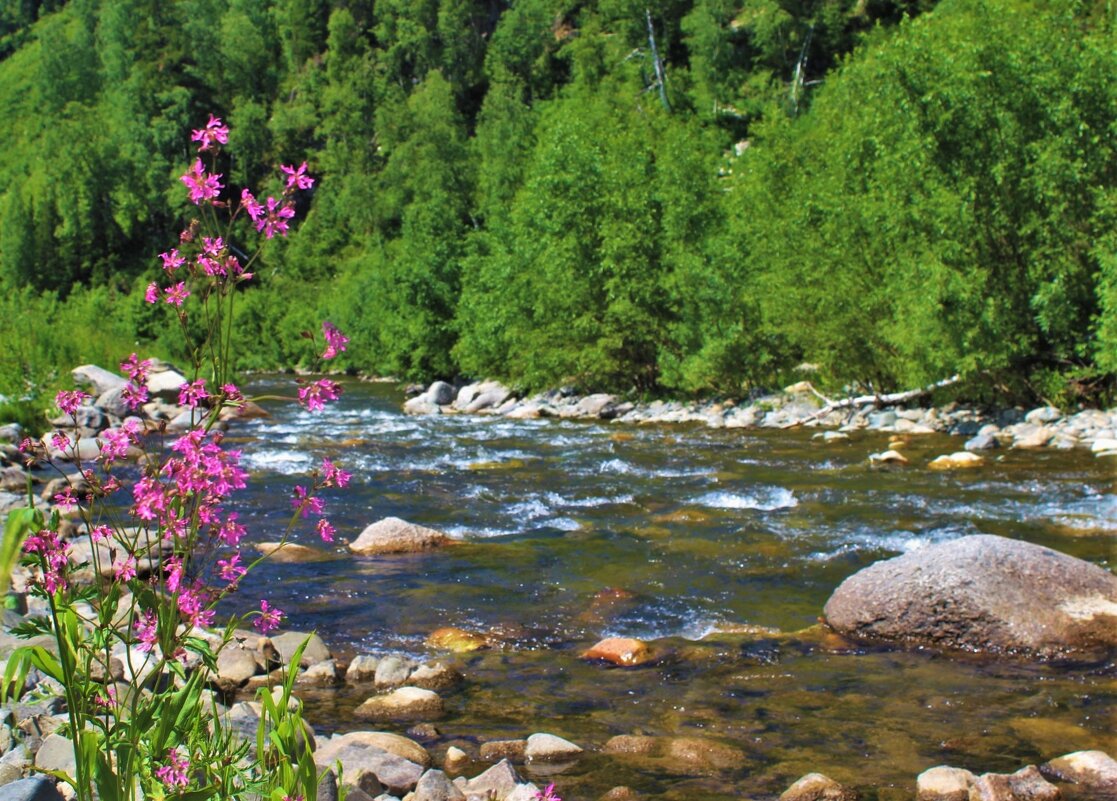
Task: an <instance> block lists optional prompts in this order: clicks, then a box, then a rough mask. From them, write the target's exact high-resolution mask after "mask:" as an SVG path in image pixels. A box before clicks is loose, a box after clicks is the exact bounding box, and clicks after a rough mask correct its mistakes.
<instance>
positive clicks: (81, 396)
mask: <svg viewBox="0 0 1117 801" xmlns="http://www.w3.org/2000/svg"><path fill="white" fill-rule="evenodd" d="M88 399H89V396H88V395H86V394H85V393H84V392H81V391H78V390H66V389H64V390H62V391H61V392H59V393H58V394H57V395H55V396H54V403H55V405H56V406H57V407H58V408H59V409H61V410H62V413H63V414H68V415H70V416H71V417H72V416H74V415H75V414H77V412H78V407H79V406H81V405H82V403H83V402H84V401H86V400H88Z"/></svg>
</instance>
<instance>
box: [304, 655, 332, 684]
mask: <svg viewBox="0 0 1117 801" xmlns="http://www.w3.org/2000/svg"><path fill="white" fill-rule="evenodd" d="M295 681H296V682H297V683H298V684H299V685H301V686H303V687H333V686H334V685H335V684H337V682H338V674H337V660H336V659H326V660H325V661H322V662H319V663H317V664H315V665H311V666H310V667H308V668H307V669H306V670H304V671H303V672H302V673H300V674H299V675H298V677H297V678H296V679H295Z"/></svg>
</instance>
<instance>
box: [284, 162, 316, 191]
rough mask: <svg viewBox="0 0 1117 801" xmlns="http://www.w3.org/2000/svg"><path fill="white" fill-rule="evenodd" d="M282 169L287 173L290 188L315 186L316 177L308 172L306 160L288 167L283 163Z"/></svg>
mask: <svg viewBox="0 0 1117 801" xmlns="http://www.w3.org/2000/svg"><path fill="white" fill-rule="evenodd" d="M280 169H281V170H283V171H284V172H285V173H287V188H288V189H310V187H312V186H314V179H313V178H311V177H310V176H309V175H307V174H306V162H305V161H304V162H303V163H302V164H300V165H299V166H298V168H295V167H288V166H287V165H286V164H284V165H281V166H280Z"/></svg>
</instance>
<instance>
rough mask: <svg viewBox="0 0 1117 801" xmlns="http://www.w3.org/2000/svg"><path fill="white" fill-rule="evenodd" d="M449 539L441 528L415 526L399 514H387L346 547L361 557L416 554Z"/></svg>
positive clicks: (437, 546) (447, 541)
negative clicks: (438, 529)
mask: <svg viewBox="0 0 1117 801" xmlns="http://www.w3.org/2000/svg"><path fill="white" fill-rule="evenodd" d="M451 542H453V540H451V539H450V538H449V537H447V536H446V535H445V534H443V533H442V532H440V531H435V530H434V529H431V528H424V527H423V526H417V525H415V524H414V523H408V522H407V521H406V520H400V519H399V518H398V517H386V518H384V519H383V520H381V521H379V522H377V523H373V524H372V525H371V526H369V527H368V528H366V529H365V530H364V531H362V532H361V535H360V536H359V537H357V539H355V540H354V541H353V542H351V543H349V550H351V551H353V553H358V554H361V555H364V556H371V555H376V554H390V553H419V552H421V551H428V550H431V549H433V548H439V547H442V546H444V545H449V544H450V543H451Z"/></svg>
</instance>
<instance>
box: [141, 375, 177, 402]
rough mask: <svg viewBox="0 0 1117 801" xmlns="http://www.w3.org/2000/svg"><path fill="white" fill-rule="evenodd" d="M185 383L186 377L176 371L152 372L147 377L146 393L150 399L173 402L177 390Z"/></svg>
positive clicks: (175, 399)
mask: <svg viewBox="0 0 1117 801" xmlns="http://www.w3.org/2000/svg"><path fill="white" fill-rule="evenodd" d="M185 383H186V376H184V375H183V374H182V373H180V372H178V371H177V370H169V369H168V370H162V371H160V372H154V371H152V372H150V373H148V376H147V393H148V395H149V396H151V397H152V398H160V399H162V400H168V401H172V402H175V401H177V400H178V391H179V389H181V388H182V385H183V384H185Z"/></svg>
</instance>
